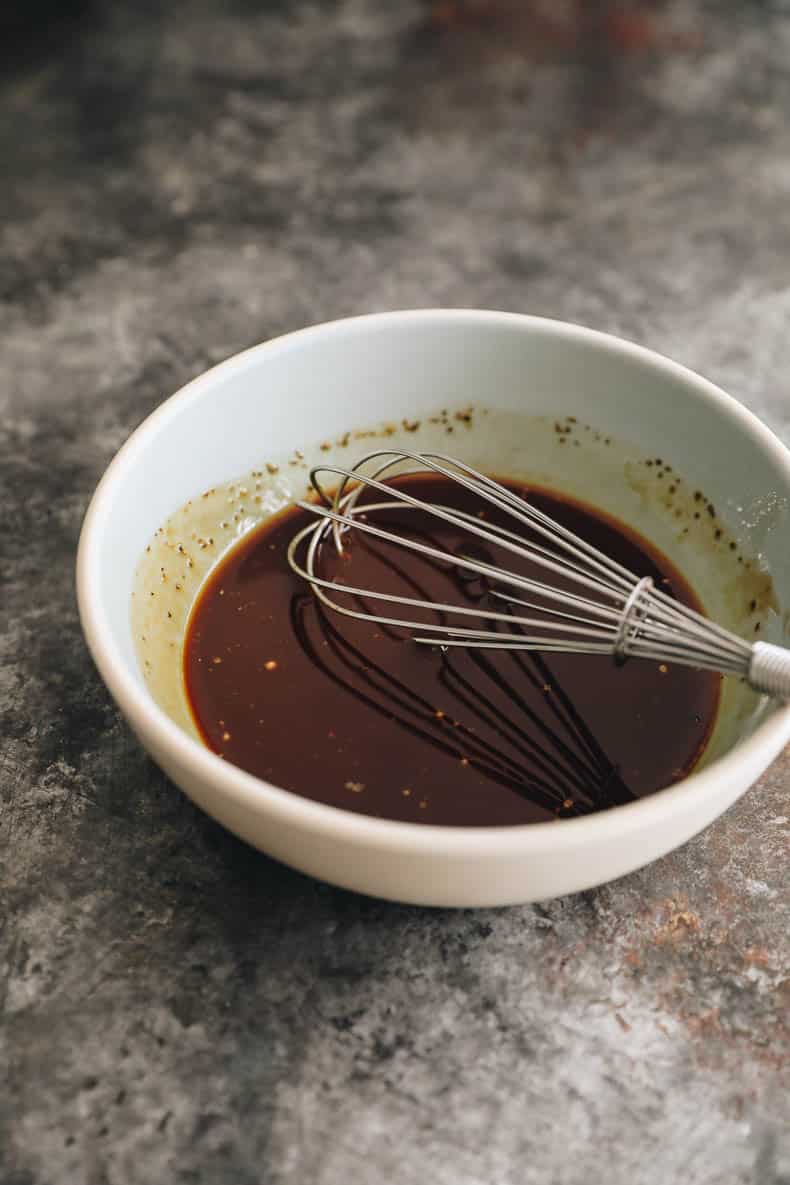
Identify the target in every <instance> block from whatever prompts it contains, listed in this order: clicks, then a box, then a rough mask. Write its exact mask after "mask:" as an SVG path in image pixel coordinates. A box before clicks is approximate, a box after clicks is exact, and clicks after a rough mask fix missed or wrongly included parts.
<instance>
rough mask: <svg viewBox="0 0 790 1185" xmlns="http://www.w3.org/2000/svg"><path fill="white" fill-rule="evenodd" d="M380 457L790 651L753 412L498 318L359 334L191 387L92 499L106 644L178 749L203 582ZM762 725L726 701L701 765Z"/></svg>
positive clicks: (290, 343)
mask: <svg viewBox="0 0 790 1185" xmlns="http://www.w3.org/2000/svg"><path fill="white" fill-rule="evenodd" d="M388 447H393V448H406V449H410V450H413V451H420V450H435V451H442V452H447V453H450V454H453V455H455V456H458V457H459V458H461V459H463V460H465V461H468V462H470V463H471V464H473V465H475V466H476V467H478V468H481V469H483V470H486V471H489V472H495V473H499V474H502V475H504V476H509V477H515V478H523V479H525V480H527V481H532V482H536V483H539V484H542V485H547V486H551V487H554V488H557V489H559V490H563V491H565V492H566V493H568V494H571V495H573V496H575V497H578V498H580V499H582V500H584V501H586V502H589V503H591V504H593V505H595V506H598V507H600V508H601V509H603V510H605V511H607V512H609V513H610V514H612V515H614V516H615V517H616V518H618V519H620V520H621V521H623V522H625V523H627V524H628V525H630V526H632V527H634V528H635V529H636V530H638V531H639V532H640V533H641V534H643V535H644V536H646V537H647V538H648V539H650V540H651V541H652V542H653V543H655V544H656V545H657V546H658V547H659V548H660V549H661V550H662V551H664V552H665V554H667V555H668V556H669V557H670V558H671V559H672V560H673V561H674V562H675V564H676V565H677V566H678V567H679V568H680V570H681V571H682V572H683V573H684V574H685V575H686V576H687V578H688V579H689V581H690V583H691V584H692V586H693V587H694V588H695V590H696V591H697V593H698V594H699V596H700V597H701V599H702V601H703V604H704V605H705V608H706V610H707V612H708V613H709V614H710V615H711V616H712V617H714V618H716V619H717V620H719V621H721V622H722V624H724V625H726V626H728V627H729V628H731V629H734V630H735V631H736V632H738V633H741V634H743V635H744V636H749V637H757V636H759V637H761V638H765V639H766V640H770V641H778V642H782V641H786V639H787V635H788V614H787V604H788V600H789V599H790V556H788V554H787V549H786V548H785V547H783V545H782V539H783V535H784V532H785V530H786V525H787V519H788V505H789V503H788V494H790V476H789V475H788V466H787V462H786V460H785V454H784V450H783V449H782V448H781V446H780V445H778V444H777V443H776V442H775V441H773V438H771V437H770V435H769V434H768V433H767V432H766V431H765V430H764V429H762V428H760V426H759V425H757V424H756V422H755V421H754V420H753V418H752V417H750V416H749V415H748V413H746V412H744V411H743V410H742V409H740V408H739V407H738V406H737V405H735V404H734V403H733V402H732V401H730V400H727V399H726V397H723V396H721V395H720V394H718V393H716V392H715V391H714V390H713V388H710V387H709V386H708V384H706V383H704V382H703V381H702V380H699V379H697V378H695V377H694V376H692V375H690V374H688V372H685V371H684V370H682V368H680V367H676V366H674V365H673V364H672V363H669V362H665V361H664V360H662V359H659V358H656V357H655V356H654V355H650V354H648V353H646V352H644V351H641V350H639V349H637V348H635V347H630V346H627V345H625V344H623V343H617V342H615V341H613V340H612V339H609V338H605V337H601V336H600V335H596V334H591V333H588V332H586V331H583V330H579V329H576V328H574V327H570V326H561V325H557V324H556V323H552V322H544V321H540V320H533V319H529V318H520V317H509V316H507V315H499V314H488V315H487V314H471V313H470V314H464V313H444V314H442V313H437V314H399V315H385V316H383V317H376V318H361V319H358V320H355V321H350V322H340V323H337V324H335V325H329V326H322V327H319V328H317V329H314V330H308V331H304V332H302V333H299V334H295V335H292V336H291V337H288V338H284V339H280V340H279V341H276V342H273V343H270V344H268V345H265V346H263V347H258V348H257V349H255V350H252V351H248V352H247V353H246V354H244V355H241V356H239V357H238V358H236V359H232V360H230V361H229V362H228V363H225V364H223V365H222V366H220V367H218V368H216V369H215V370H214V371H211V372H209V373H208V374H207V375H204V376H202V377H201V378H200V379H198V380H196V381H195V382H194V383H192V384H190V386H189V387H188V388H186V389H185V390H184V391H183V392H181V393H180V394H179V395H178V396H176V397H174V399H173V400H170V401H168V402H167V403H166V404H164V405H163V406H162V408H160V410H159V411H158V412H157V413H155V415H154V416H152V417H151V418H150V419H149V420H148V421H147V422H146V424H145V425H144V426H143V428H142V429H141V430H140V431H139V432H138V433H137V434H136V435H135V436H134V437H133V438H132V440H131V441H130V442H129V444H128V445H127V446H126V448H125V449H124V450H123V451H122V453H121V455H120V456H119V458H118V459H117V461H116V463H115V464H114V466H113V467H112V469H111V470H110V472H109V474H108V477H107V478H106V479H105V482H106V485H105V488H104V490H103V496H102V497H100V498H98V499H97V501H96V504H95V505H96V511H95V517H94V521H93V523H92V528H93V529H92V531H91V533H90V540H91V547H92V554H91V556H90V560H91V564H90V567H91V576H92V580H93V581H95V587H94V591H95V594H96V595H95V597H94V603H95V605H96V606H97V607H98V611H99V612H100V614H101V618H102V623H103V627H104V631H105V639H106V640H107V642H108V644H109V645H110V647H111V650H112V652H113V655H114V659H115V661H117V662H120V663H122V664H124V665H125V666H126V667H127V668H128V670H129V671H130V672H133V673H134V675H135V677H136V678H137V679H139V680H140V681H141V682H142V683H143V684H144V686H145V687H146V688H147V690H148V693H149V694H150V695H151V696H152V698H153V700H154V701H155V702H156V704H158V706H159V707H160V708H162V709H163V710H164V711H165V712H166V713H167V715H168V716H170V717H171V719H173V720H174V721H176V723H178V724H179V725H180V726H181V727H182V728H184V729H185V730H186V731H187V732H191V733H192V734H193V735H194V726H193V724H192V721H191V717H190V714H189V710H188V707H187V704H186V700H185V697H184V691H183V685H182V679H181V646H182V643H183V637H184V631H185V628H186V623H187V620H188V615H189V611H190V608H191V606H192V604H193V602H194V599H195V596H196V594H197V591H198V589H199V587H200V585H201V584H202V582H203V580H204V579H205V576H206V575H207V573H208V572H209V571H210V569H211V567H212V566H213V565H214V564H215V563H216V562H217V560H218V558H219V556H220V555H221V554H222V553H223V552H224V551H225V550H226V549H227V547H229V546H231V545H232V543H233V541H234V540H235V539H237V538H238V537H239V536H240V535H241V534H243V533H244V532H246V531H247V530H249V529H250V528H251V527H253V526H254V525H255V524H256V523H257V522H259V521H260V520H261V519H262V518H263V517H265V516H266V515H268V514H271V513H272V512H274V511H276V510H277V509H279V508H281V507H282V506H283V505H285V504H286V503H287V502H288V501H289V500H290V499H291V498H292V497H294V496H299V495H301V494H303V493H304V492H305V489H306V482H307V476H308V470H309V467H310V465H311V464H314V463H318V462H326V463H329V464H339V465H349V464H351V463H353V462H354V461H356V460H357V459H358V458H359V456H360V455H361V454H362V453H364V452H367V451H371V450H373V449H375V448H388ZM130 605H131V612H130ZM756 631H758V632H756ZM773 710H774V708H773V706H772V705H771V704H769V703H767V702H766V701H762V700H760V699H759V698H758V697H757V696H755V695H754V694H753V693H751V692H750V691H749V690H748V688H746V687H745V685H743V684H741V683H738V682H737V681H735V680H727V681H725V690H724V694H723V697H722V703H721V708H720V711H719V715H718V719H717V724H716V727H715V730H714V734H713V736H712V738H711V741H710V743H709V746H708V749H707V750H706V754H705V757H704V761H705V762H710V761H713V760H715V759H716V758H718V757H721V756H722V755H724V754H725V753H727V752H728V751H729V750H730V749H731V748H732V747H733V746H735V745H736V744H737V743H738V741H739V740H740V739H742V738H743V737H744V736H746V735H748V734H749V733H750V732H751V731H753V729H754V727H755V725H756V723H757V722H759V721H760V720H761V719H762V718H763V717H764V716H765V714H766V713H768V712H770V711H773Z"/></svg>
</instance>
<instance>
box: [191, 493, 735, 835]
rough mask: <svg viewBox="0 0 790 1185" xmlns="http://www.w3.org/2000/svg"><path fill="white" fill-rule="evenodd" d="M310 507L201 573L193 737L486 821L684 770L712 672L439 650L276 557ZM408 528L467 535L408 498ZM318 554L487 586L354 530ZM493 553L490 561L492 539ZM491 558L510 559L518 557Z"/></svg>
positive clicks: (606, 530)
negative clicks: (321, 593)
mask: <svg viewBox="0 0 790 1185" xmlns="http://www.w3.org/2000/svg"><path fill="white" fill-rule="evenodd" d="M405 481H406V482H407V483H408V486H407V488H408V489H409V490H410V492H412V493H415V494H417V495H418V496H419V495H420V493H422V494H423V495H424V496H427V497H429V498H433V500H434V501H438V502H443V503H445V504H447V505H454V506H457V507H459V508H460V509H464V510H467V511H468V512H471V513H476V512H477V511H478V510H479V506H480V504H479V502H477V501H474V500H473V499H472V497H471V495H469V494H468V493H467V492H466V491H464V490H463V489H461V488H460V487H458V486H457V485H455V484H453V483H450V482H448V481H446V480H445V479H441V478H438V479H437V478H424V479H423V478H408V479H405ZM426 483H427V485H426ZM505 484H507V485H508V486H509V487H510V488H512V489H515V490H517V491H518V492H520V493H524V492H525V491H524V489H523V487H522V486H519V485H517V484H516V483H513V482H506V483H505ZM528 496H529V499H530V501H531V502H532V503H533V505H535V506H537V507H539V508H540V509H542V510H544V511H546V512H547V513H548V514H550V515H552V516H553V517H554V518H555V519H557V520H558V521H560V522H561V523H563V524H565V525H566V526H567V527H569V528H570V529H571V530H573V531H575V532H576V533H577V534H579V535H581V536H582V537H583V538H585V539H587V540H589V541H590V542H591V543H593V544H594V545H595V546H596V547H598V548H600V549H601V550H602V551H605V552H606V553H608V554H609V555H610V556H611V557H612V558H614V559H616V560H618V561H619V562H620V563H621V564H623V565H625V566H626V567H628V568H629V569H631V571H633V572H635V573H637V574H639V575H646V576H652V577H653V579H654V580H655V581H656V582H659V581H663V582H664V583H663V587H664V588H666V589H668V590H669V591H671V593H672V594H673V595H674V596H675V597H677V598H678V599H679V600H681V601H683V602H684V603H686V604H689V605H691V606H693V607H694V608H697V609H699V608H700V606H699V604H698V602H697V600H696V598H695V596H694V594H693V593H692V591H691V589H690V588H689V587H688V585H687V584H686V583H685V581H684V580H683V578H682V577H681V575H680V573H679V572H678V571H677V570H676V569H675V568H674V567H673V566H672V565H671V564H670V563H669V561H668V560H667V559H666V558H665V557H663V556H661V555H659V554H658V553H657V551H656V550H655V549H654V548H653V547H652V546H651V545H650V544H649V543H647V542H646V541H645V540H643V539H640V538H638V537H637V536H636V535H634V534H633V533H631V532H630V531H627V530H626V529H625V528H624V527H622V526H621V525H618V524H616V523H614V522H613V521H611V520H609V519H606V518H604V517H603V516H601V515H600V514H598V513H597V512H595V511H594V510H592V509H591V508H590V507H587V506H582V505H580V504H578V503H575V502H571V501H566V500H565V499H562V498H560V497H558V496H557V495H555V494H552V493H549V492H547V491H544V490H530V491H529V492H528ZM308 521H309V516H308V515H307V513H306V512H305V511H301V510H298V509H289V510H287V511H284V512H283V513H281V514H279V515H277V516H275V517H274V518H272V519H269V520H267V521H266V522H265V523H263V524H262V525H261V526H260V527H258V528H257V529H255V530H254V531H252V532H251V533H250V534H249V535H248V536H246V537H245V538H244V539H243V540H242V541H241V542H240V543H239V544H238V545H237V546H236V547H235V548H234V549H233V550H232V551H231V552H230V553H229V554H228V555H227V556H226V557H225V558H224V559H223V561H222V562H221V563H220V564H219V565H218V567H217V568H216V569H215V570H214V572H213V573H212V574H211V575H210V577H209V579H208V581H207V583H206V585H205V587H204V588H203V590H202V591H201V594H200V596H199V598H198V601H197V604H196V606H195V608H194V610H193V613H192V616H191V619H190V622H189V627H188V631H187V638H186V642H185V649H184V675H185V681H186V688H187V694H188V698H189V702H190V704H191V708H192V712H193V715H194V718H195V720H196V722H197V725H198V728H199V730H200V733H201V734H202V736H203V739H204V740H205V743H206V744H207V745H208V747H209V748H211V749H213V750H214V751H215V752H217V753H220V754H221V755H222V756H223V757H224V758H225V759H226V760H228V761H231V762H233V763H234V764H235V765H238V766H240V767H241V768H242V769H245V770H248V771H249V772H250V773H253V774H257V775H258V776H259V777H261V778H264V779H265V780H267V781H269V782H272V783H274V784H275V785H277V786H281V787H284V788H286V789H288V790H291V791H293V792H295V793H297V794H300V795H302V796H304V797H307V798H312V799H316V800H317V801H319V802H324V803H329V804H331V805H332V806H337V807H342V808H344V809H346V810H351V811H357V812H359V813H362V814H367V815H374V816H378V817H381V818H386V819H398V820H406V821H409V822H415V823H434V824H445V825H454V826H494V825H503V824H519V823H532V822H539V821H546V820H551V819H557V818H570V817H574V816H578V815H583V814H588V813H590V812H591V811H596V810H601V809H605V808H608V807H612V806H616V805H618V804H621V803H627V802H630V801H632V800H633V799H635V798H640V797H642V796H643V795H646V794H651V793H653V792H654V791H656V790H659V789H661V788H662V787H664V786H668V785H670V784H671V783H672V782H675V781H677V780H678V779H679V778H681V777H683V776H684V775H685V774H686V773H688V771H689V770H690V769H691V768H692V766H693V765H694V763H695V761H696V760H697V758H698V757H699V755H700V754H701V751H702V749H703V748H704V746H705V742H706V741H707V738H708V736H709V734H710V731H711V728H712V725H713V721H714V717H715V714H716V708H717V705H718V696H719V683H720V680H719V677H718V676H716V675H712V674H709V673H706V672H701V671H695V670H691V669H688V668H684V667H677V666H664V665H660V664H658V663H653V662H646V661H638V660H633V661H629V662H627V663H626V664H625V665H624V666H623V667H617V666H616V665H615V663H614V661H613V660H612V659H611V658H609V657H607V656H598V655H595V656H587V655H567V654H566V655H551V654H549V655H546V656H545V657H544V656H542V655H540V654H534V653H527V652H523V651H522V652H518V653H516V652H509V653H504V652H501V651H491V650H486V651H471V650H463V649H458V650H449V651H447V652H442V651H440V650H438V649H431V648H428V647H422V646H418V645H416V644H415V643H414V642H413V641H411V640H410V639H409V638H407V637H405V636H404V634H403V632H402V631H398V630H393V629H387V628H382V627H380V626H375V625H371V624H370V623H368V622H359V621H354V620H351V619H348V618H345V617H342V616H340V615H337V614H332V613H327V612H325V611H324V610H323V609H322V608H321V607H320V605H319V604H318V603H317V602H316V600H315V599H314V597H313V595H312V593H311V592H310V590H309V589H308V588H307V587H306V586H305V585H304V584H303V583H302V582H301V581H300V580H299V579H298V578H297V577H295V576H294V575H293V574H292V573H291V571H290V570H289V568H288V565H287V563H286V549H287V546H288V543H289V542H290V540H291V538H292V537H293V535H294V533H295V532H296V531H297V530H298V529H299V528H300V527H301V526H303V525H306V523H307V522H308ZM388 521H389V522H390V523H391V522H393V521H394V519H393V517H392V516H390V517H389V519H388ZM404 529H408V530H412V531H416V532H418V533H421V532H425V533H426V534H427V533H429V534H430V537H431V540H432V541H434V542H438V543H439V544H440V545H442V546H444V547H446V548H450V549H452V548H458V547H460V537H459V535H458V532H457V531H454V529H453V528H452V527H450V526H447V525H445V524H441V525H439V526H437V523H436V521H435V520H431V521H430V522H428V520H427V518H426V517H425V516H420V515H419V514H415V512H410V514H409V518H408V526H406V524H405V523H404ZM323 551H324V553H325V554H322V557H321V562H322V565H323V569H322V570H323V572H324V573H327V572H330V573H331V571H332V569H333V568H334V570H335V571H337V570H338V568H337V566H338V565H339V564H342V566H343V578H344V579H345V581H346V583H348V584H352V585H356V586H358V587H360V588H366V587H377V588H384V587H386V590H387V591H391V592H400V593H402V594H404V595H415V592H414V590H415V589H419V590H420V592H419V594H417V595H419V596H421V597H430V598H431V599H439V600H443V601H454V602H458V599H459V596H460V597H461V600H463V599H466V600H468V601H470V602H474V601H476V600H479V598H480V595H481V592H480V587H479V582H477V581H469V580H468V579H466V580H462V579H460V577H459V575H458V572H457V570H456V569H449V568H448V567H447V566H444V567H440V566H439V565H437V564H435V563H433V562H432V561H427V560H425V559H423V558H421V557H419V556H415V555H413V554H412V553H408V552H406V551H404V550H403V549H400V548H398V549H395V548H393V547H392V546H391V545H386V544H382V543H381V542H380V541H376V540H370V538H369V537H363V536H361V535H359V534H358V535H357V537H356V538H355V540H354V542H353V545H352V546H351V547H350V548H349V550H348V554H347V556H346V557H345V558H344V559H342V560H341V559H338V558H337V557H336V555H335V554H334V552H333V551H332V550H331V547H329V545H327V546H326V547H325V548H324V549H323ZM490 552H491V555H492V558H493V559H494V561H496V560H497V549H496V548H495V547H494V548H491V549H490ZM499 560H500V562H502V563H503V565H508V566H510V567H513V558H512V556H511V557H503V556H500V557H499ZM521 570H522V571H524V570H526V569H525V568H524V567H523V566H522V568H521ZM371 608H372V606H371Z"/></svg>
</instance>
